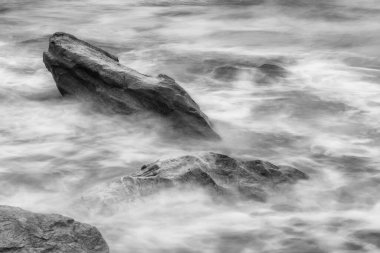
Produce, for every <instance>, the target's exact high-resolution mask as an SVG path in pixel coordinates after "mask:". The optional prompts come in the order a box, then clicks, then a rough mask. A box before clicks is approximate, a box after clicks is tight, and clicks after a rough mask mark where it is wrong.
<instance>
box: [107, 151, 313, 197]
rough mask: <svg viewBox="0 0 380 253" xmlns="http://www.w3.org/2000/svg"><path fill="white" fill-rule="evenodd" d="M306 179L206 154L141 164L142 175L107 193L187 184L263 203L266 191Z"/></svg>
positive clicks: (149, 190) (287, 169)
mask: <svg viewBox="0 0 380 253" xmlns="http://www.w3.org/2000/svg"><path fill="white" fill-rule="evenodd" d="M307 178H308V176H307V175H306V174H305V173H303V172H301V171H299V170H297V169H295V168H292V167H288V166H276V165H273V164H271V163H269V162H265V161H261V160H253V161H242V160H238V159H234V158H231V157H229V156H226V155H222V154H217V153H211V152H207V153H202V154H199V155H186V156H181V157H177V158H173V159H167V160H162V161H157V162H154V163H151V164H147V165H144V166H143V167H142V168H141V173H139V174H138V175H134V176H125V177H122V178H121V179H119V180H116V181H114V182H112V183H111V184H110V185H109V188H110V189H108V190H107V191H108V192H111V193H112V194H114V195H119V196H124V197H127V198H130V197H132V198H133V196H136V195H137V196H144V195H148V194H151V193H154V192H156V191H157V190H159V189H161V188H167V187H173V186H184V185H190V186H200V187H203V188H205V189H208V190H211V191H212V192H214V193H217V194H221V195H228V196H230V195H232V196H239V197H242V198H244V199H254V200H259V201H265V200H266V198H267V193H268V191H271V190H276V189H280V188H279V187H280V186H281V185H288V184H293V183H295V182H297V181H298V180H300V179H307ZM113 197H115V199H118V197H117V196H113Z"/></svg>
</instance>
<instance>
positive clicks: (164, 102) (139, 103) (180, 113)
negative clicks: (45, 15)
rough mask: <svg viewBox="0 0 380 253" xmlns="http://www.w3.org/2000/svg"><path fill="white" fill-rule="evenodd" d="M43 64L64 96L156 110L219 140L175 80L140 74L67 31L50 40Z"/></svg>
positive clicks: (117, 108)
mask: <svg viewBox="0 0 380 253" xmlns="http://www.w3.org/2000/svg"><path fill="white" fill-rule="evenodd" d="M43 60H44V63H45V65H46V67H47V69H48V70H49V71H50V72H51V73H52V75H53V77H54V80H55V82H56V84H57V87H58V89H59V91H60V92H61V94H62V95H64V96H65V95H72V96H75V97H78V98H81V99H84V100H90V101H93V102H95V104H97V105H98V106H99V107H102V108H107V109H108V108H110V109H111V110H112V111H113V112H116V113H121V114H132V113H138V112H153V113H155V114H156V115H160V116H163V117H164V118H166V119H168V121H169V122H171V123H172V127H173V128H175V129H177V130H178V131H180V132H181V133H185V134H187V135H191V136H193V137H198V138H208V139H219V136H218V134H217V133H216V132H215V131H214V130H213V129H212V126H211V123H210V121H209V120H208V118H207V116H206V115H205V114H204V113H203V112H202V111H201V110H200V108H199V106H198V105H197V104H196V103H195V102H194V100H193V99H192V98H191V97H190V96H189V94H187V92H186V91H185V90H184V89H183V88H182V87H181V86H179V85H178V84H177V83H176V82H175V80H174V79H172V78H170V77H168V76H166V75H163V74H160V75H158V76H157V77H152V76H147V75H144V74H141V73H139V72H137V71H135V70H133V69H130V68H128V67H126V66H123V65H121V64H120V63H119V61H118V58H117V57H116V56H114V55H111V54H110V53H108V52H106V51H104V50H102V49H100V48H97V47H95V46H93V45H91V44H89V43H87V42H85V41H82V40H79V39H77V38H76V37H74V36H72V35H70V34H66V33H55V34H54V35H53V36H51V37H50V39H49V50H48V52H44V54H43Z"/></svg>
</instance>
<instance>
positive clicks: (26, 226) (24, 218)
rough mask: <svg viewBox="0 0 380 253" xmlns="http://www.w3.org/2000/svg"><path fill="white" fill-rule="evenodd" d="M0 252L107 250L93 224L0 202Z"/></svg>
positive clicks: (93, 252) (97, 252) (100, 252)
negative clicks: (33, 211) (1, 204)
mask: <svg viewBox="0 0 380 253" xmlns="http://www.w3.org/2000/svg"><path fill="white" fill-rule="evenodd" d="M0 252H9V253H26V252H30V253H37V252H41V253H42V252H44V253H50V252H51V253H53V252H54V253H58V252H60V253H108V252H109V249H108V246H107V243H106V242H105V241H104V239H103V238H102V235H101V234H100V232H99V231H98V230H97V229H96V228H95V227H93V226H90V225H87V224H83V223H79V222H77V221H74V220H73V219H71V218H68V217H64V216H62V215H58V214H37V213H32V212H28V211H25V210H23V209H21V208H17V207H10V206H0Z"/></svg>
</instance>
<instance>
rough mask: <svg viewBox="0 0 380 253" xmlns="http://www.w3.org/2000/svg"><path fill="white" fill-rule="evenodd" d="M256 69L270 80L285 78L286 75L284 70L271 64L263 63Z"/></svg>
mask: <svg viewBox="0 0 380 253" xmlns="http://www.w3.org/2000/svg"><path fill="white" fill-rule="evenodd" d="M258 69H259V70H260V71H261V72H263V73H264V74H266V75H267V76H269V77H272V78H278V77H285V76H286V74H287V71H286V69H284V68H283V67H281V66H279V65H275V64H271V63H265V64H263V65H261V66H259V67H258Z"/></svg>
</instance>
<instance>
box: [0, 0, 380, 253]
mask: <svg viewBox="0 0 380 253" xmlns="http://www.w3.org/2000/svg"><path fill="white" fill-rule="evenodd" d="M56 31H65V32H69V33H72V34H74V35H76V36H77V37H79V38H81V39H85V40H87V41H90V42H92V43H94V44H95V45H98V46H100V47H102V48H104V49H106V50H108V51H110V52H112V53H114V54H117V55H118V56H119V58H120V61H121V62H122V63H123V64H126V65H128V66H129V67H132V68H135V69H136V70H138V71H140V72H142V73H147V74H153V75H156V74H158V73H165V74H168V75H170V76H172V77H174V78H175V79H176V80H177V81H178V82H180V84H181V85H182V86H183V87H184V88H186V90H187V91H188V92H189V93H190V95H191V96H192V97H193V98H194V99H195V100H196V101H197V102H198V103H199V105H200V106H201V108H202V110H203V111H204V112H205V113H206V114H207V115H208V116H209V117H210V119H211V120H212V121H213V122H214V123H215V127H216V129H217V131H218V132H219V133H220V134H221V135H222V137H223V142H222V143H218V144H213V143H199V142H190V141H187V142H179V141H174V140H168V139H165V138H162V137H161V136H160V133H161V132H162V131H163V129H160V126H159V124H158V123H157V122H154V121H153V120H151V119H147V118H137V117H121V116H115V115H113V116H106V115H102V114H97V113H96V112H93V111H92V110H91V108H89V107H88V106H87V105H84V104H81V103H79V102H77V101H70V100H64V99H62V98H61V97H60V95H59V93H58V91H57V89H56V87H55V84H54V81H53V79H52V77H51V75H50V73H48V71H47V70H46V69H45V67H44V65H43V63H42V52H43V50H46V49H47V43H48V37H49V35H50V34H52V33H54V32H56ZM379 31H380V2H379V1H377V0H361V1H351V0H335V1H332V0H330V1H327V0H319V1H313V0H304V1H302V0H283V1H281V0H272V1H270V0H268V1H266V0H256V1H249V0H245V1H238V0H234V1H228V0H224V1H222V0H203V1H201V0H199V1H195V0H182V1H174V0H166V1H164V0H157V1H153V0H152V1H148V0H147V1H142V0H140V1H137V0H135V1H122V0H109V1H96V0H84V1H70V0H66V1H61V0H60V1H59V0H5V1H4V0H3V1H1V3H0V77H1V79H0V106H1V110H0V119H1V120H0V145H1V146H0V150H1V152H0V175H1V176H0V203H1V204H8V205H15V206H19V207H23V208H26V209H29V210H33V211H39V212H56V213H61V214H64V215H69V216H71V217H74V218H75V219H77V220H80V221H83V222H88V223H91V224H93V225H96V226H97V227H98V228H99V229H100V230H101V232H102V233H103V235H104V236H105V238H106V240H107V241H108V243H109V245H110V247H111V250H112V252H117V253H119V252H135V253H140V252H183V253H185V252H186V253H189V252H205V253H206V252H207V253H208V252H226V253H227V252H231V253H236V252H244V253H248V252H271V253H273V252H281V253H285V252H288V253H297V252H299V253H316V252H318V253H319V252H334V253H335V252H337V253H338V252H339V253H340V252H379V251H380V218H379V217H380V215H379V214H380V202H379V199H380V174H379V166H380V148H379V144H380V130H379V125H380V84H379V83H380V81H379V80H380V58H379V57H380V50H379V45H380V33H379ZM263 64H275V65H277V66H279V67H281V68H279V70H278V71H277V72H276V71H275V72H273V71H272V72H271V71H270V70H268V69H265V68H264V67H263V68H258V67H259V66H262V65H263ZM205 150H207V151H216V152H223V153H225V154H229V155H233V156H237V157H241V158H245V159H252V158H261V159H266V160H269V161H271V162H273V163H276V164H287V165H293V166H295V167H297V168H299V169H301V170H303V171H305V172H307V173H308V174H309V175H310V176H311V180H309V181H307V182H302V183H300V184H298V185H297V186H296V187H295V188H294V189H293V190H292V191H291V192H288V193H284V194H283V195H281V196H273V197H272V198H271V199H270V200H269V201H268V202H267V203H252V202H249V203H247V202H244V203H240V202H238V201H237V202H235V203H228V204H226V203H216V202H215V201H213V199H212V196H208V195H207V194H205V193H203V192H202V191H199V192H187V191H181V192H179V191H178V190H172V191H171V192H161V193H158V194H157V195H154V196H151V197H147V198H146V199H140V200H137V201H136V202H134V203H120V205H115V206H113V207H112V208H110V212H104V209H103V208H100V206H101V203H93V206H82V205H81V203H80V199H81V197H82V196H83V194H85V193H86V192H88V191H93V189H97V188H96V187H97V186H98V185H101V184H103V183H105V182H108V181H109V180H112V179H113V178H115V177H118V176H121V175H125V174H128V173H131V172H133V171H135V170H137V169H138V168H140V166H141V165H142V164H144V163H148V162H152V161H155V160H157V159H159V158H164V157H168V156H175V155H179V154H183V153H188V152H198V151H205ZM94 187H95V188H94ZM100 210H103V211H100ZM111 210H112V211H111Z"/></svg>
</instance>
